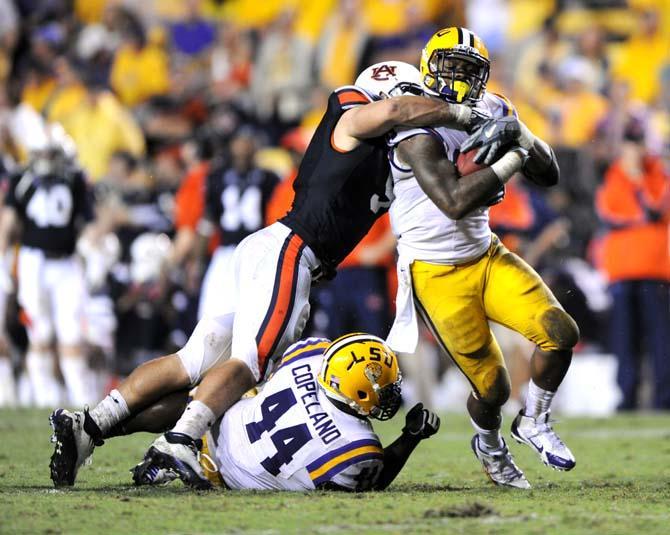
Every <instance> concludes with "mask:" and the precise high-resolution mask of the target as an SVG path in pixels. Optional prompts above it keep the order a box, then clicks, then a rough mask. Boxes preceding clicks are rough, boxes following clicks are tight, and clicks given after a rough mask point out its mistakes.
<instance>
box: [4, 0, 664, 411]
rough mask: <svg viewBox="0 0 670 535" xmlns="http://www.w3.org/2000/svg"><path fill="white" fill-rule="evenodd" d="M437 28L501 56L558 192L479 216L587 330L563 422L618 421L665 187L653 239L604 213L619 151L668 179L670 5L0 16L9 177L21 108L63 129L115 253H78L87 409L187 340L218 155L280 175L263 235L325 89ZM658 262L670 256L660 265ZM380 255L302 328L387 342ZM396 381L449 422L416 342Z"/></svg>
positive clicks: (479, 1)
mask: <svg viewBox="0 0 670 535" xmlns="http://www.w3.org/2000/svg"><path fill="white" fill-rule="evenodd" d="M492 14H495V15H492ZM450 25H465V26H467V27H469V28H471V29H472V30H473V31H475V32H476V33H478V34H479V35H480V36H481V37H482V38H483V40H484V42H485V43H486V44H487V46H488V48H489V51H490V53H491V56H492V73H491V80H490V82H489V85H488V88H489V89H490V90H493V91H496V92H500V93H503V94H505V95H506V96H507V97H508V98H510V99H511V100H512V101H513V102H514V103H515V105H516V107H517V110H518V113H519V116H520V117H521V119H522V120H523V121H524V122H526V123H527V124H528V126H529V127H530V128H531V129H532V130H533V131H534V132H535V133H536V134H537V135H539V136H540V137H542V138H543V139H545V140H547V141H548V142H549V143H551V144H552V145H553V146H554V147H555V149H556V152H557V155H558V158H559V161H560V164H561V168H562V181H561V184H560V185H559V186H558V187H556V188H553V189H551V190H548V191H541V190H538V189H535V188H533V187H531V186H529V184H528V183H526V182H524V181H523V180H522V179H516V180H514V181H513V182H512V183H511V184H510V186H509V187H508V191H507V198H506V200H505V202H504V203H502V204H501V205H499V206H497V207H495V208H494V209H493V210H492V215H491V217H492V226H493V228H494V230H496V231H497V232H498V233H499V234H500V235H501V237H502V238H503V240H504V241H505V243H506V244H507V245H508V246H509V247H511V248H513V249H514V250H516V251H518V252H519V253H520V254H521V255H522V256H524V258H526V260H527V261H528V262H529V263H531V264H532V265H533V266H535V267H536V269H538V271H540V273H541V274H542V275H543V277H544V278H545V279H546V280H547V281H548V282H549V283H550V285H551V286H552V288H553V289H554V291H555V293H556V295H557V296H558V298H559V300H561V302H562V303H563V305H564V306H565V307H566V308H567V309H568V311H569V312H570V313H571V314H573V316H574V317H575V318H576V320H577V321H578V323H579V326H580V328H581V331H582V342H581V344H580V347H579V348H578V351H577V356H576V358H575V359H574V361H573V368H572V370H571V372H570V374H569V376H568V378H567V379H566V383H565V385H564V387H563V388H562V394H561V397H560V398H559V399H557V407H558V409H562V410H563V411H564V412H570V413H588V414H606V413H609V412H612V411H614V410H615V408H616V407H617V405H618V404H619V402H620V395H619V393H618V389H617V386H616V370H617V361H616V358H615V356H613V351H612V350H613V349H615V348H616V344H617V337H616V329H612V325H613V324H612V321H613V320H612V295H611V293H610V292H609V291H608V280H609V279H611V280H619V279H620V278H622V277H623V278H624V279H626V278H627V277H633V278H640V279H647V278H653V279H655V280H657V281H660V282H658V283H657V287H658V288H660V291H661V292H664V293H665V303H666V304H667V295H668V291H669V290H668V281H670V249H668V239H667V234H668V221H669V220H670V194H668V191H669V188H668V181H669V178H668V175H667V174H666V173H665V172H663V173H662V182H663V183H664V185H663V186H662V188H661V189H662V192H661V193H662V194H660V196H659V197H658V198H659V199H660V200H658V202H657V205H655V206H654V213H653V214H652V215H653V217H650V218H647V219H644V217H643V218H642V219H643V220H644V222H645V223H648V225H651V226H652V227H653V229H654V234H649V233H646V232H642V233H640V234H634V235H632V236H628V237H627V240H628V241H625V242H624V243H619V244H618V245H617V243H615V244H614V246H613V245H612V243H611V241H612V240H611V237H612V236H611V235H610V232H611V230H612V229H613V228H615V227H614V226H613V225H612V224H611V223H612V220H615V221H616V220H617V218H618V217H624V216H625V215H626V210H627V208H628V207H621V210H623V212H622V214H617V213H611V211H608V210H610V208H608V207H605V206H604V204H603V202H601V200H600V199H601V198H602V197H604V196H605V194H606V190H605V188H606V186H607V181H606V180H605V177H607V176H608V173H610V174H613V173H616V172H617V171H616V169H614V167H613V166H615V167H616V165H618V164H616V160H617V159H618V158H620V157H621V156H622V155H631V154H632V156H630V159H631V160H635V157H636V156H635V154H637V155H642V154H644V155H645V158H648V159H650V158H659V159H661V160H660V161H661V162H662V163H663V164H667V157H668V148H669V145H668V143H669V142H670V128H669V125H670V121H669V116H668V114H669V113H670V4H669V3H668V2H664V1H662V0H658V1H652V0H648V1H642V0H640V1H633V0H630V1H625V0H609V1H608V0H599V1H598V0H591V1H587V0H585V1H581V2H580V1H569V0H565V1H560V0H510V1H504V0H471V1H467V2H466V1H464V0H460V1H459V0H441V1H440V0H324V1H319V2H307V1H303V0H293V1H278V0H266V1H265V2H255V1H252V0H222V1H215V0H203V1H196V0H184V1H179V0H161V1H158V0H154V1H146V2H132V1H126V2H124V1H116V0H115V1H112V0H109V1H104V0H79V1H77V0H70V1H66V0H60V1H59V0H43V1H38V0H33V1H31V0H0V150H1V155H2V163H1V164H0V170H1V171H2V173H4V174H6V173H9V172H11V171H12V169H14V168H15V167H16V166H18V165H21V164H22V163H24V162H25V160H26V158H27V157H28V152H29V141H28V140H29V138H30V132H29V131H21V129H20V128H19V129H17V128H16V127H15V123H16V121H15V119H16V117H17V115H18V114H19V110H20V109H25V107H26V106H28V107H30V108H32V109H33V110H34V111H35V112H37V113H39V114H40V115H42V116H43V117H44V118H45V119H46V120H48V121H55V122H60V123H61V124H62V125H63V127H64V129H65V131H66V132H67V133H68V134H69V136H70V137H71V138H72V139H73V141H74V144H75V145H76V149H77V153H78V159H79V162H80V164H81V165H82V166H83V168H84V169H85V170H86V172H87V174H88V176H89V179H90V182H91V185H92V187H93V189H94V191H95V198H96V203H97V205H98V217H99V222H100V224H101V225H106V226H107V227H106V228H109V230H110V232H111V233H112V234H113V235H115V236H116V237H117V239H118V240H117V241H114V240H113V239H110V240H109V241H110V245H109V249H108V250H104V249H103V251H102V255H101V254H97V256H96V254H95V252H93V253H91V252H90V251H88V252H87V250H86V248H83V249H82V251H81V252H82V254H83V256H84V259H85V260H86V261H87V262H88V265H89V266H92V269H93V271H95V274H94V275H95V276H94V275H92V274H91V273H89V281H88V282H89V285H90V289H91V295H92V296H94V297H95V298H96V299H91V301H90V305H91V306H89V307H88V308H87V312H86V317H84V318H83V319H82V321H83V322H84V324H85V325H86V328H87V332H88V338H89V342H90V346H91V347H90V348H89V349H90V354H91V356H92V360H91V362H92V366H94V367H95V369H96V370H98V371H99V372H100V373H99V392H100V394H102V393H103V392H102V391H103V390H104V389H105V388H109V387H110V386H111V385H112V384H113V383H114V381H115V379H116V378H118V377H120V376H122V375H123V374H126V373H127V372H128V371H129V370H130V369H132V368H133V367H134V366H136V365H137V364H139V363H140V362H142V361H144V360H147V359H149V358H152V357H155V356H157V355H160V354H165V353H167V352H170V351H172V350H174V349H175V348H176V347H179V346H181V345H182V344H183V343H184V342H185V340H186V338H187V336H188V335H189V333H190V331H191V329H192V328H193V326H194V325H195V321H196V318H197V311H198V306H199V294H200V288H201V282H202V278H203V275H204V273H205V270H206V267H207V261H208V258H209V256H210V255H211V253H212V252H213V251H214V250H215V247H216V246H217V244H216V243H213V242H216V237H212V238H211V240H210V243H209V245H208V246H205V247H202V248H201V247H200V243H199V238H198V236H199V234H201V233H203V228H204V225H203V224H202V221H203V219H205V215H204V213H205V212H206V211H207V207H206V206H205V204H206V203H205V200H204V199H205V190H206V186H207V184H208V183H209V182H211V181H212V180H214V179H215V178H216V177H217V176H218V177H220V176H221V175H222V173H223V172H224V171H225V170H226V169H227V168H228V167H230V165H231V161H232V158H233V156H231V152H232V151H231V146H232V144H231V141H232V140H233V139H245V140H247V141H249V140H253V143H250V144H249V145H251V146H253V145H255V147H254V150H256V152H255V156H254V158H255V162H256V165H258V166H259V167H261V168H264V169H268V170H271V171H272V172H274V173H275V174H276V175H277V176H278V177H280V178H281V179H282V180H281V183H280V185H279V186H277V187H276V188H275V190H274V193H273V195H272V198H271V199H270V201H269V203H268V204H267V207H266V210H265V214H264V215H265V218H266V222H271V221H273V220H274V219H276V218H277V217H278V216H281V215H283V213H284V212H285V211H286V209H287V208H288V206H289V205H290V197H291V189H290V184H291V181H292V179H293V177H294V176H295V170H296V166H297V164H298V162H299V161H300V157H301V154H302V152H303V151H304V149H305V147H306V145H307V143H308V141H309V138H310V135H311V132H312V131H313V129H314V127H315V125H316V124H317V123H318V121H319V119H320V117H321V114H322V112H323V110H324V105H325V101H326V98H327V96H328V94H329V92H330V91H331V90H332V89H333V88H334V87H337V86H339V85H344V84H348V83H351V82H352V81H353V80H354V79H355V77H356V74H357V73H358V72H359V71H360V70H361V69H362V68H364V67H365V66H367V65H370V64H372V63H374V62H377V61H382V60H384V59H398V60H404V61H407V62H409V63H412V64H418V59H419V54H420V50H421V48H422V46H423V44H424V43H425V41H426V40H427V39H428V37H429V36H430V35H431V34H432V33H433V32H434V31H435V30H436V29H439V28H440V27H445V26H450ZM247 148H248V147H247ZM240 150H241V151H242V152H244V148H242V149H240ZM248 150H251V149H248ZM636 151H637V152H636ZM626 161H628V160H626ZM650 161H651V160H650ZM612 169H614V171H613V170H612ZM625 169H627V168H625ZM208 175H209V176H211V177H214V178H213V179H208V178H207V177H208ZM632 209H633V210H637V209H639V208H636V207H633V208H632ZM240 210H243V207H240ZM241 217H244V216H243V215H241ZM635 217H637V216H635ZM645 228H646V227H645ZM634 230H635V229H634ZM147 232H148V233H152V236H151V237H150V238H148V239H145V240H144V246H143V248H140V247H136V248H135V253H133V247H132V245H133V243H134V242H136V240H137V238H138V237H140V236H143V235H145V234H146V233H147ZM165 236H167V237H168V238H169V239H170V241H168V240H166V238H165ZM145 238H146V236H145ZM117 245H118V247H117ZM608 247H610V248H611V247H614V250H615V251H616V250H619V251H621V250H623V251H624V253H625V254H621V252H620V253H619V254H618V255H617V254H608V251H612V249H608ZM617 247H618V249H617ZM201 249H202V252H203V253H204V254H200V250H201ZM650 250H651V251H652V252H655V253H658V251H662V254H661V255H660V262H659V261H658V259H659V256H658V254H656V255H654V254H652V253H649V251H650ZM207 251H208V252H207ZM98 253H100V252H99V251H98ZM87 254H88V256H87ZM649 258H653V259H655V260H654V261H653V262H652V263H651V265H650V261H649ZM109 259H112V260H113V261H112V262H108V261H107V260H109ZM393 260H394V259H393V242H392V240H390V239H389V228H388V222H387V221H386V220H382V221H381V222H380V223H379V224H378V225H377V226H376V227H375V228H374V230H373V231H372V232H371V233H370V235H369V236H368V237H367V238H366V240H365V242H364V243H363V244H361V246H359V248H358V249H357V250H356V251H354V253H353V254H352V256H351V257H350V258H348V259H347V261H345V267H344V269H343V270H341V272H340V275H338V277H337V278H336V279H335V281H333V283H331V284H330V285H325V286H322V287H321V288H319V289H317V291H316V292H315V297H314V303H313V314H312V321H311V324H310V325H309V327H308V329H309V332H311V333H319V334H326V335H329V336H334V335H337V334H338V333H339V332H342V331H347V330H352V329H362V330H370V331H374V330H378V331H379V332H378V334H380V335H382V336H383V335H384V334H385V330H386V329H387V328H388V326H389V325H390V323H389V322H390V320H391V318H392V313H393V312H392V302H393V297H392V296H393V294H394V287H393V278H394V273H395V272H394V265H393ZM645 261H646V262H647V264H645ZM630 264H634V265H632V266H631V265H630ZM98 268H100V269H101V270H103V273H104V276H101V275H100V271H99V270H98ZM631 273H632V275H631ZM20 275H21V274H20V273H18V274H17V276H19V277H20ZM96 277H97V278H96ZM380 281H382V282H381V283H380ZM374 284H381V285H382V287H383V290H375V289H374ZM221 298H225V297H221ZM352 298H358V302H352ZM15 316H16V314H15ZM9 319H10V320H11V319H12V318H9ZM347 322H350V323H347ZM648 327H650V329H654V328H655V329H656V331H658V330H659V329H660V330H668V329H667V327H668V325H660V326H654V325H650V326H648ZM496 329H497V328H496ZM20 330H21V329H20V326H16V325H15V326H13V331H14V344H13V347H14V351H13V354H12V366H13V368H14V371H15V373H16V375H17V390H18V393H17V394H16V396H11V397H10V399H8V400H7V402H8V403H13V402H19V403H21V404H26V405H30V404H31V402H32V401H31V394H30V391H29V388H27V382H26V381H25V380H23V381H22V380H21V379H22V377H23V374H22V359H21V356H22V350H21V349H22V340H21V333H20ZM613 333H614V334H613ZM496 335H497V336H498V337H499V339H500V341H501V344H502V345H503V349H504V350H505V353H506V357H507V359H508V365H509V367H510V370H511V372H512V375H513V382H514V384H515V392H514V394H513V396H514V397H515V399H517V400H518V399H519V398H520V397H521V391H522V388H523V383H524V380H525V379H526V374H527V373H528V372H527V360H526V359H527V358H528V356H529V355H530V350H529V348H528V347H527V346H526V345H525V342H524V341H522V340H520V339H518V338H517V337H515V336H514V335H512V334H511V333H508V332H504V331H502V330H496ZM669 348H670V344H665V346H664V348H663V349H664V351H665V353H664V358H665V361H666V364H665V366H666V368H667V367H669V366H670V353H669V351H670V349H669ZM647 349H651V344H648V347H645V346H642V347H641V348H640V355H641V356H642V355H643V354H644V353H647V352H648V351H647ZM403 365H404V368H405V370H406V375H407V376H408V381H407V383H408V389H407V390H408V395H409V397H419V398H421V399H424V400H425V401H427V403H431V404H433V405H435V406H437V407H442V408H444V407H447V408H450V407H458V408H459V409H460V407H462V404H461V401H460V399H462V398H464V396H465V392H466V390H467V384H466V383H465V382H464V381H463V380H462V379H461V378H460V377H459V375H458V374H457V373H453V372H454V370H448V369H447V368H448V363H447V362H445V361H444V359H443V358H442V357H441V356H440V355H439V354H438V352H437V350H436V348H435V346H434V344H433V343H432V341H431V340H430V338H429V337H428V335H425V336H424V339H423V340H422V344H421V348H420V351H419V352H418V354H417V356H416V357H414V358H404V360H403ZM426 369H428V370H430V373H426V372H425V370H426ZM445 369H447V371H446V373H445ZM644 369H645V377H646V381H645V385H646V386H645V387H644V388H643V391H642V393H641V402H640V404H641V406H642V407H650V405H651V390H652V385H653V384H654V381H655V377H654V371H655V369H653V368H651V367H649V366H647V365H645V368H644ZM656 386H657V388H663V387H664V388H665V389H667V388H669V387H670V384H661V385H656ZM594 393H597V394H594ZM96 397H99V396H96ZM457 399H458V401H455V400H457ZM92 401H94V400H92ZM452 401H454V402H452ZM513 403H514V400H512V402H511V403H510V404H509V405H510V407H511V410H512V411H514V407H513ZM625 408H633V407H625ZM665 408H670V407H667V406H666V407H665Z"/></svg>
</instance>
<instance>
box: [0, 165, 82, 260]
mask: <svg viewBox="0 0 670 535" xmlns="http://www.w3.org/2000/svg"><path fill="white" fill-rule="evenodd" d="M4 202H5V205H6V206H10V207H12V208H14V209H15V210H16V211H17V214H18V216H19V218H20V220H21V222H22V224H23V232H22V233H21V244H22V245H25V246H28V247H34V248H36V249H42V250H43V251H46V252H48V253H52V254H58V255H70V254H72V253H73V252H74V249H75V243H76V241H77V237H78V235H79V231H80V230H81V227H82V226H83V224H84V223H86V222H88V221H91V220H92V219H93V198H92V193H91V190H90V188H89V187H88V184H87V182H86V178H85V176H84V173H83V171H82V170H81V169H79V168H77V167H75V166H70V167H67V168H66V169H63V170H61V172H60V173H59V174H47V175H42V174H37V173H35V171H34V170H33V169H32V168H31V167H28V168H25V169H22V170H20V171H18V172H16V173H14V174H13V175H12V176H11V177H10V182H9V189H8V191H7V195H6V197H5V201H4Z"/></svg>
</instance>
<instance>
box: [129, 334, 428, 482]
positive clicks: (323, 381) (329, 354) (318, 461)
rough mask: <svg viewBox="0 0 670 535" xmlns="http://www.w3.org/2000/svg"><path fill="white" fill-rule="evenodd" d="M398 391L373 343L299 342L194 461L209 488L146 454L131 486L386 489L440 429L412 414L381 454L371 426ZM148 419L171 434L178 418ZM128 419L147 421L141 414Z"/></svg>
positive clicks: (389, 413)
mask: <svg viewBox="0 0 670 535" xmlns="http://www.w3.org/2000/svg"><path fill="white" fill-rule="evenodd" d="M400 383H401V374H400V370H399V369H398V361H397V358H396V356H395V354H394V353H393V351H391V349H390V348H389V347H388V346H387V345H386V344H385V343H384V341H383V340H381V339H379V338H377V337H376V336H372V335H369V334H365V333H353V334H349V335H345V336H342V337H340V338H338V339H337V340H335V341H333V342H330V341H329V340H326V339H323V338H308V339H306V340H302V341H300V342H297V343H295V344H293V345H292V346H291V347H289V349H288V350H287V351H286V352H285V353H284V355H283V357H282V359H281V361H280V363H279V365H278V367H277V368H276V370H275V371H274V373H273V375H272V376H271V377H270V379H269V380H268V381H267V382H266V383H265V385H264V386H263V387H262V389H261V391H260V393H258V394H257V395H255V396H251V397H248V398H246V399H242V400H241V401H239V402H237V403H236V404H235V405H233V406H232V407H231V408H230V409H229V410H228V411H227V412H226V413H225V415H224V416H223V417H221V418H220V419H218V420H217V421H216V423H215V424H214V425H213V426H212V428H211V429H210V430H209V431H208V432H207V434H206V436H205V439H204V445H203V447H202V450H203V452H204V454H203V455H201V459H200V462H201V465H202V468H203V470H202V473H203V474H204V475H205V476H207V479H204V478H203V477H202V475H199V474H198V473H195V472H200V469H197V468H196V470H195V471H194V472H193V473H192V474H191V476H190V478H189V476H185V474H187V473H188V472H189V471H190V469H189V468H188V467H186V469H185V468H184V467H183V466H179V467H177V466H175V465H174V463H175V457H173V456H171V455H165V454H164V452H163V451H162V450H159V449H156V448H153V447H152V448H150V449H149V451H148V452H147V455H146V456H145V459H144V461H142V462H141V463H140V464H138V465H137V466H136V467H135V468H134V470H133V479H134V480H135V483H136V484H139V485H143V484H157V483H165V482H169V481H171V480H173V479H176V478H178V477H180V478H181V479H182V480H184V482H185V483H187V484H189V485H190V486H193V487H196V488H201V489H204V488H209V487H211V486H212V485H214V486H216V485H220V486H224V487H227V488H229V489H256V490H294V491H309V490H314V489H329V490H348V491H367V490H381V489H384V488H386V487H387V486H388V485H389V484H390V483H391V482H392V481H393V479H395V477H396V476H397V475H398V473H399V472H400V470H401V469H402V467H403V465H404V464H405V461H406V460H407V459H408V457H409V455H410V454H411V453H412V451H413V450H414V449H415V448H416V446H417V445H418V444H419V442H420V441H421V440H422V439H424V438H428V437H430V436H432V435H433V434H435V433H436V432H437V430H438V429H439V425H440V420H439V418H438V417H437V416H436V415H435V414H434V413H432V412H430V411H428V410H427V409H424V408H423V406H422V405H421V404H418V405H416V406H415V407H414V408H413V409H412V410H410V411H409V412H408V413H407V416H406V425H405V427H404V429H403V432H402V434H401V435H400V437H399V438H398V439H397V440H396V441H394V442H393V443H392V444H391V445H389V446H387V447H386V448H383V447H382V445H381V443H380V441H379V437H378V436H377V435H376V434H375V432H374V429H373V427H372V424H371V422H370V419H371V418H375V419H378V420H388V419H390V418H392V417H393V416H394V415H395V414H396V412H397V411H398V408H399V407H400V402H401V390H400ZM184 406H185V403H184V402H182V408H183V407H184ZM166 407H167V405H166ZM168 410H170V409H168ZM148 412H149V413H150V418H151V420H152V425H156V420H157V419H158V420H160V419H161V418H163V419H164V418H165V417H167V420H166V421H165V422H164V423H163V425H165V426H169V423H170V420H172V421H174V418H175V417H176V416H178V411H177V414H175V413H174V411H173V412H172V414H170V413H168V414H167V415H163V416H161V415H159V414H158V413H157V412H156V410H154V409H153V408H150V409H148ZM163 412H164V410H163ZM135 419H136V420H140V421H146V420H148V418H147V417H146V416H144V415H142V414H141V413H140V414H139V415H137V416H136V417H135ZM126 425H127V427H126V431H125V432H126V433H128V432H130V431H133V432H134V431H139V430H145V429H142V425H143V424H141V423H138V422H135V423H132V422H128V423H127V424H126ZM149 430H154V429H153V428H152V427H150V428H149ZM178 439H179V437H175V440H178Z"/></svg>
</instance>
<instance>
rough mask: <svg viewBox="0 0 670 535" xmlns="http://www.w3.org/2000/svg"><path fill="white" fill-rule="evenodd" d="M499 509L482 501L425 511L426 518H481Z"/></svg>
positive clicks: (493, 514)
mask: <svg viewBox="0 0 670 535" xmlns="http://www.w3.org/2000/svg"><path fill="white" fill-rule="evenodd" d="M497 514H498V513H497V511H496V510H495V509H493V507H491V506H489V505H486V504H484V503H480V502H473V503H466V504H464V505H456V506H453V507H441V508H440V509H428V510H426V511H425V512H424V513H423V517H424V518H481V517H483V516H495V515H497Z"/></svg>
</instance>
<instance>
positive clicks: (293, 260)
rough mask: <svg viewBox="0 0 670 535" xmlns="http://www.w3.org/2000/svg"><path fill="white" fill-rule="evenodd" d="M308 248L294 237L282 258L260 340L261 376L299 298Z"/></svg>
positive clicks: (259, 334) (298, 238)
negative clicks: (299, 280) (301, 261)
mask: <svg viewBox="0 0 670 535" xmlns="http://www.w3.org/2000/svg"><path fill="white" fill-rule="evenodd" d="M304 245H305V244H304V242H303V241H302V239H301V238H300V237H299V236H298V235H297V234H294V235H293V236H291V238H290V239H289V242H288V245H286V246H285V248H283V249H284V250H283V251H282V253H281V254H280V256H279V262H278V265H277V276H276V278H275V287H274V290H273V292H272V300H271V301H270V307H269V308H268V312H267V314H266V316H265V319H264V320H263V324H262V325H261V328H260V331H259V333H258V336H257V337H256V342H257V346H258V363H259V368H260V370H261V373H262V372H263V370H264V369H265V363H266V361H267V359H268V357H269V356H271V355H272V353H273V352H274V351H275V349H276V347H277V345H278V343H279V340H280V338H281V336H282V333H283V331H284V329H285V328H286V324H287V323H288V320H289V318H290V315H291V312H292V308H293V303H294V297H295V282H296V279H297V272H298V261H299V259H300V254H301V252H302V249H303V247H304Z"/></svg>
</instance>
